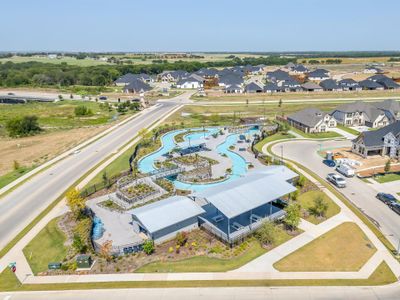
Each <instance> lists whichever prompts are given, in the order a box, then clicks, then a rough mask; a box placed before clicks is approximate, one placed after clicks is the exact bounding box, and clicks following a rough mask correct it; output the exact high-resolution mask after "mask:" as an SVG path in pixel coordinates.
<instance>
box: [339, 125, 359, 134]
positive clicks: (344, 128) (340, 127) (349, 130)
mask: <svg viewBox="0 0 400 300" xmlns="http://www.w3.org/2000/svg"><path fill="white" fill-rule="evenodd" d="M337 128H339V129H342V130H344V131H346V132H348V133H350V134H354V135H355V136H358V135H359V134H360V133H359V132H358V131H357V130H354V129H352V128H349V127H346V126H343V125H340V124H338V125H337Z"/></svg>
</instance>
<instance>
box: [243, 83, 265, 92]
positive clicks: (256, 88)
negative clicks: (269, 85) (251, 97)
mask: <svg viewBox="0 0 400 300" xmlns="http://www.w3.org/2000/svg"><path fill="white" fill-rule="evenodd" d="M244 91H245V92H246V93H262V92H263V86H262V85H261V84H259V83H257V82H250V83H249V84H247V85H246V86H245V87H244Z"/></svg>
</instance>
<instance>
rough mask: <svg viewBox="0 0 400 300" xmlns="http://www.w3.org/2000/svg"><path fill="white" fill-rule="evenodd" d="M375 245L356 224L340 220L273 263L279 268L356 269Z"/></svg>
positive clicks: (372, 251)
mask: <svg viewBox="0 0 400 300" xmlns="http://www.w3.org/2000/svg"><path fill="white" fill-rule="evenodd" d="M375 252H376V248H375V247H374V245H373V244H372V243H371V241H370V240H369V239H368V238H367V236H366V235H365V234H364V232H362V230H361V229H360V228H359V227H358V225H357V224H355V223H352V222H346V223H343V224H341V225H339V226H337V227H336V228H334V229H332V230H331V231H328V232H327V233H325V234H323V235H322V236H320V237H318V238H316V239H315V240H313V241H311V242H310V243H308V244H306V245H305V246H303V247H301V248H299V249H297V250H296V251H294V252H293V253H291V254H289V255H288V256H286V257H284V258H282V259H281V260H280V261H278V262H276V263H275V264H274V267H275V268H276V269H277V270H278V271H281V272H351V271H358V270H360V268H361V267H362V266H363V265H364V264H365V263H366V262H367V261H368V259H369V258H371V256H372V255H373V254H374V253H375Z"/></svg>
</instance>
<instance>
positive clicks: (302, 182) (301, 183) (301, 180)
mask: <svg viewBox="0 0 400 300" xmlns="http://www.w3.org/2000/svg"><path fill="white" fill-rule="evenodd" d="M305 184H306V178H305V177H304V176H303V175H300V176H299V179H298V180H297V185H298V186H299V187H303V186H304V185H305Z"/></svg>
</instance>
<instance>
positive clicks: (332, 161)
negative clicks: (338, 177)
mask: <svg viewBox="0 0 400 300" xmlns="http://www.w3.org/2000/svg"><path fill="white" fill-rule="evenodd" d="M322 162H323V163H324V164H326V165H327V166H328V167H331V168H333V167H335V166H336V163H335V161H334V160H332V159H324V160H323V161H322Z"/></svg>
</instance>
